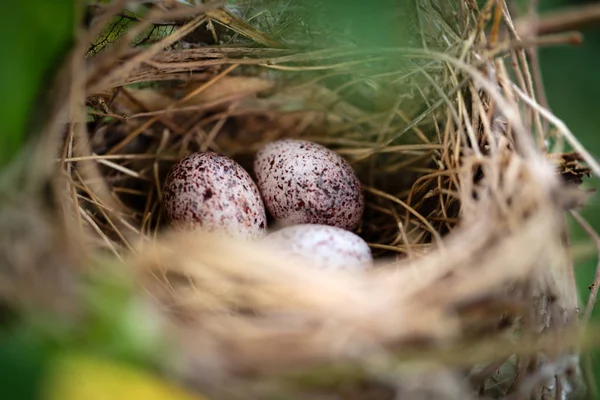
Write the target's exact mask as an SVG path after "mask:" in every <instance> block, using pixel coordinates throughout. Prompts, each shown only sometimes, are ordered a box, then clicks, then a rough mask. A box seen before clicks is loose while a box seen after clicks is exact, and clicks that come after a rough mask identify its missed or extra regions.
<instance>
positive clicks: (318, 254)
mask: <svg viewBox="0 0 600 400" xmlns="http://www.w3.org/2000/svg"><path fill="white" fill-rule="evenodd" d="M264 241H265V243H266V244H268V245H271V246H273V248H274V249H276V250H277V251H281V252H282V254H289V255H290V257H292V259H291V260H297V261H299V262H304V263H305V264H310V265H312V266H314V267H315V268H321V269H326V270H348V271H363V270H366V269H368V268H370V267H371V266H372V262H373V259H372V256H371V249H370V248H369V246H368V245H367V243H366V242H365V241H364V240H363V239H362V238H361V237H360V236H358V235H355V234H354V233H352V232H350V231H347V230H345V229H341V228H337V227H334V226H329V225H316V224H302V225H293V226H288V227H285V228H282V229H281V230H278V231H276V232H274V233H271V234H270V235H268V236H267V237H266V238H265V239H264Z"/></svg>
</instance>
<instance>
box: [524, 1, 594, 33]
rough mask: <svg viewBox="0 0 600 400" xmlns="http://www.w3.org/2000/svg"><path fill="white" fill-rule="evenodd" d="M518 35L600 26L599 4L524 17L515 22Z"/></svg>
mask: <svg viewBox="0 0 600 400" xmlns="http://www.w3.org/2000/svg"><path fill="white" fill-rule="evenodd" d="M515 25H516V27H517V32H519V34H520V36H523V37H528V36H539V35H547V34H550V33H560V32H566V31H572V30H578V29H583V28H589V27H594V26H600V4H590V5H586V6H579V7H571V8H567V9H565V10H561V11H556V12H553V13H550V14H547V15H540V16H538V17H537V18H533V19H532V18H530V17H524V18H522V19H520V20H517V22H516V24H515Z"/></svg>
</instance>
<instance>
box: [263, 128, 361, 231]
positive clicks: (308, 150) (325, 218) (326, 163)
mask: <svg viewBox="0 0 600 400" xmlns="http://www.w3.org/2000/svg"><path fill="white" fill-rule="evenodd" d="M254 172H255V173H256V178H257V183H258V188H259V190H260V192H261V194H262V196H263V200H264V203H265V206H266V208H267V210H268V211H269V213H270V214H271V215H272V216H273V217H274V218H275V219H277V220H278V221H279V222H281V223H283V224H284V225H295V224H304V223H309V224H324V225H331V226H337V227H340V228H343V229H348V230H352V229H354V228H355V227H356V225H357V224H358V222H359V221H360V219H361V217H362V213H363V210H364V199H363V194H362V189H361V185H360V181H359V180H358V177H357V176H356V174H355V172H354V170H353V169H352V167H350V165H349V164H348V163H347V162H346V160H344V159H343V158H342V157H341V156H339V155H338V154H336V153H335V152H333V151H331V150H329V149H328V148H326V147H324V146H321V145H319V144H316V143H312V142H309V141H305V140H297V139H283V140H278V141H275V142H271V143H269V144H267V145H266V146H264V147H263V148H262V149H261V150H259V151H258V153H257V154H256V158H255V160H254Z"/></svg>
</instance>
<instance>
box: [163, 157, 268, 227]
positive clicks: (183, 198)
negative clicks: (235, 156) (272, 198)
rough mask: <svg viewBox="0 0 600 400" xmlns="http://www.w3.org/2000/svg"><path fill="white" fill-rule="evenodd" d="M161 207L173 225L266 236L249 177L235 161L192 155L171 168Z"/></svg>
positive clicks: (260, 207) (257, 196) (263, 215)
mask: <svg viewBox="0 0 600 400" xmlns="http://www.w3.org/2000/svg"><path fill="white" fill-rule="evenodd" d="M164 205H165V210H166V213H167V216H168V218H169V219H170V221H171V223H172V225H173V226H174V227H175V228H177V229H179V230H181V229H186V228H188V227H191V228H198V227H201V228H202V229H205V230H208V231H215V230H219V231H223V232H225V233H228V234H230V235H232V236H236V237H245V238H257V237H261V236H263V235H264V234H265V232H266V225H267V220H266V212H265V207H264V204H263V202H262V199H261V197H260V193H259V191H258V188H257V187H256V184H255V183H254V181H252V178H251V177H250V175H249V174H248V173H247V172H246V171H245V170H244V169H243V168H242V167H241V166H240V165H239V164H238V163H236V162H235V161H233V160H232V159H230V158H228V157H225V156H223V155H220V154H216V153H213V152H204V153H193V154H190V155H189V156H187V157H185V158H183V159H182V160H180V161H179V162H178V163H177V164H175V165H174V166H173V168H171V170H170V171H169V174H168V175H167V178H166V180H165V184H164Z"/></svg>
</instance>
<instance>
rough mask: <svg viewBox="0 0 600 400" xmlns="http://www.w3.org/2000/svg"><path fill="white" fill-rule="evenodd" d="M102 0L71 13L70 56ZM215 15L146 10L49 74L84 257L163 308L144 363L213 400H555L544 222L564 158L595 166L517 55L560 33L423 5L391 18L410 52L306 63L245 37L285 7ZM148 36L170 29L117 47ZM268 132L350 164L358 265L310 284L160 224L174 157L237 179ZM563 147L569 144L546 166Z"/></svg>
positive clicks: (550, 225)
mask: <svg viewBox="0 0 600 400" xmlns="http://www.w3.org/2000/svg"><path fill="white" fill-rule="evenodd" d="M455 3H458V4H455ZM411 4H412V3H411ZM414 4H417V3H414ZM123 5H124V2H122V1H121V2H120V1H115V2H113V3H111V4H110V5H108V6H104V8H101V9H100V10H96V11H95V19H93V21H94V23H93V24H92V25H91V28H90V31H89V32H86V33H84V34H83V36H82V38H81V42H80V43H83V45H82V46H81V49H83V48H84V47H83V46H84V45H85V43H88V44H89V43H93V42H94V38H97V37H98V35H101V34H102V28H103V27H105V26H106V23H107V22H109V21H110V20H111V19H112V18H113V17H114V16H115V15H117V14H118V13H120V12H122V6H123ZM225 10H226V11H224V10H223V9H219V8H214V7H213V5H211V4H204V5H200V6H196V7H191V6H188V5H183V4H180V3H178V2H167V1H165V2H156V4H155V8H154V9H153V11H151V13H150V14H149V15H147V16H145V17H144V18H140V19H136V20H135V21H134V25H133V28H132V29H131V30H130V31H128V33H125V35H124V36H123V37H121V38H120V39H118V40H116V41H115V42H114V43H112V44H110V45H108V46H106V47H103V48H91V50H90V48H89V47H88V48H86V50H90V51H89V52H88V57H87V59H86V60H85V61H84V60H79V61H74V63H76V64H74V65H73V69H72V70H73V71H75V72H76V73H75V74H74V77H73V92H72V95H73V96H74V97H73V98H74V99H76V100H77V99H79V103H74V104H75V105H77V106H81V105H82V104H83V102H82V101H81V100H82V99H84V98H85V99H86V100H85V101H86V105H87V106H88V117H89V118H88V119H87V125H86V124H85V123H84V121H86V119H85V115H84V114H83V113H82V112H81V108H80V107H79V108H77V107H74V108H73V113H71V114H70V116H69V118H70V121H76V122H79V123H74V124H71V125H70V129H69V130H68V132H67V134H66V135H65V137H64V142H63V148H62V154H61V157H60V163H61V166H62V167H63V168H64V171H65V172H66V176H67V177H68V180H69V185H68V189H67V192H68V193H67V197H68V198H69V199H70V200H72V201H73V203H74V205H75V208H74V210H75V211H76V212H75V218H76V220H77V221H78V223H79V224H78V226H79V227H80V228H81V229H82V231H83V232H84V233H85V236H83V237H84V238H85V239H86V241H87V243H88V244H89V245H90V246H91V248H93V249H94V250H95V251H106V252H108V253H109V254H112V255H113V256H115V257H117V258H119V259H121V260H123V262H124V263H123V265H124V266H125V267H126V268H129V269H130V271H132V272H133V273H134V275H135V276H136V279H137V281H138V282H139V283H140V288H141V289H142V290H141V291H142V292H143V293H144V294H145V295H147V296H148V297H149V298H150V299H151V302H152V304H154V306H155V307H156V308H157V309H158V310H160V312H161V313H162V314H163V315H164V316H165V317H166V320H167V321H168V323H167V325H166V330H167V332H168V335H169V337H170V338H171V339H172V340H173V343H175V344H176V348H177V351H174V358H173V360H166V361H165V365H164V367H165V371H166V372H168V373H169V374H172V375H174V376H176V377H177V379H180V380H182V381H183V382H185V383H187V384H189V385H192V386H193V387H196V388H197V389H198V390H200V391H202V392H204V393H211V394H213V395H214V396H217V397H219V398H220V397H229V396H231V397H233V398H236V397H240V396H246V398H247V397H248V396H251V397H256V398H274V397H275V396H282V395H283V394H285V396H287V397H286V398H303V397H308V398H317V396H322V398H394V396H396V395H400V396H402V398H415V399H417V398H424V397H425V396H427V394H429V395H431V396H433V398H452V399H467V398H478V397H481V398H525V397H530V396H534V398H557V399H558V398H562V397H561V396H562V394H563V393H571V392H573V391H574V390H575V389H577V388H579V387H580V386H581V385H580V382H578V379H579V378H580V377H579V367H578V357H577V354H578V353H577V349H578V348H579V346H586V345H588V344H590V343H589V340H588V339H587V337H583V339H582V336H581V333H580V324H579V316H578V310H579V305H578V299H577V295H576V291H575V283H574V277H573V270H572V254H571V251H570V244H569V243H568V232H567V225H566V220H565V216H566V213H567V212H569V211H571V210H573V209H574V208H576V207H579V206H580V205H581V204H582V202H583V201H584V200H585V195H584V193H582V192H581V191H580V190H579V189H578V188H577V186H576V184H577V183H578V182H579V180H580V178H581V176H582V175H585V174H587V173H588V170H587V167H584V166H581V165H580V163H579V161H581V159H583V160H585V161H586V162H588V164H589V166H590V168H592V170H594V172H595V173H598V172H600V168H599V167H598V165H597V164H596V163H595V161H594V160H593V159H591V157H589V155H588V154H587V153H586V152H585V151H584V149H582V148H581V146H579V144H578V142H577V141H576V139H575V138H574V137H573V135H572V134H571V133H570V132H569V130H568V129H567V127H565V126H564V124H562V123H561V122H560V121H559V120H558V119H557V118H556V117H555V116H553V115H552V114H551V113H550V112H549V111H547V109H546V108H545V107H544V105H543V101H542V104H540V101H539V100H538V98H539V94H538V93H536V91H538V92H539V90H538V89H539V88H540V85H541V83H540V82H539V77H538V76H537V75H536V72H535V68H531V67H530V64H529V61H530V60H531V57H532V54H533V53H532V54H529V57H528V56H527V54H526V49H527V48H530V47H532V46H535V45H538V44H540V43H542V44H544V43H551V42H555V41H561V40H571V38H572V37H571V36H567V37H566V39H565V37H564V36H560V37H550V38H536V37H525V38H521V37H520V36H519V34H518V32H517V31H516V29H515V27H514V24H513V22H512V19H511V16H510V13H509V10H508V7H507V6H506V4H505V3H504V2H503V1H499V2H495V1H489V2H488V3H487V5H486V7H485V8H484V9H482V10H479V9H478V8H477V6H476V5H475V4H474V3H472V2H468V1H467V2H462V1H461V2H452V1H446V0H429V1H423V2H420V3H418V6H415V9H413V11H414V12H415V14H414V16H415V20H416V21H417V24H416V30H415V31H414V32H413V33H414V34H415V38H416V39H415V40H414V46H410V47H385V48H364V47H360V46H359V47H352V46H350V47H346V48H341V47H339V46H338V47H329V46H331V45H333V44H335V43H336V40H337V38H335V37H329V36H326V37H328V38H330V39H331V43H329V42H327V41H323V42H322V43H320V44H321V48H315V47H314V46H313V47H310V46H307V45H302V44H298V43H296V42H294V41H293V40H291V39H294V38H298V37H301V36H296V35H298V34H297V32H296V31H294V30H292V33H288V35H289V36H288V37H287V39H288V40H287V41H286V34H285V33H281V32H280V31H277V29H273V30H272V31H271V32H266V31H264V30H263V28H265V27H266V26H271V25H272V26H275V27H277V26H278V25H277V23H279V24H280V26H281V24H283V21H289V18H288V17H289V16H288V15H287V14H286V13H288V12H291V13H292V14H293V12H292V11H289V10H288V9H283V10H279V9H277V11H273V12H272V13H270V14H269V13H266V14H265V13H264V12H261V13H258V14H252V12H253V11H255V9H254V8H253V6H252V5H250V6H249V7H247V6H243V5H240V6H239V7H237V8H235V9H225ZM405 11H406V10H405ZM408 12H410V9H409V11H408ZM248 15H258V16H259V17H257V18H255V19H248V21H246V20H245V19H244V18H245V17H247V16H248ZM261 18H267V19H268V18H270V19H269V20H268V21H270V23H271V25H268V24H267V23H266V22H265V21H263V20H261ZM175 21H181V22H175ZM152 24H155V25H161V24H162V25H164V26H167V25H168V26H170V28H169V29H171V30H170V31H169V34H168V35H164V36H160V37H159V38H158V39H157V40H156V41H155V43H145V44H144V45H143V46H135V47H132V46H131V43H132V41H135V39H136V38H139V37H150V36H147V35H146V33H145V32H147V30H148V28H149V27H152ZM296 28H297V27H296ZM273 32H279V34H277V35H275V34H273ZM215 38H216V39H218V40H219V43H214V44H210V43H209V44H207V41H210V40H214V39H215ZM290 38H291V39H290ZM200 41H202V43H204V44H203V45H199V44H198V43H199V42H200ZM223 42H224V43H223ZM290 43H291V44H290ZM75 60H77V59H75ZM77 63H78V64H77ZM132 84H135V85H132ZM140 84H144V85H140ZM77 113H79V114H77ZM550 127H553V128H554V129H550ZM280 137H303V138H308V139H310V140H313V141H316V142H320V143H323V144H325V145H327V146H329V147H330V148H332V149H334V150H335V151H337V152H338V153H339V154H341V155H342V156H344V157H346V158H347V159H348V161H349V162H350V163H351V164H352V166H353V167H354V168H355V170H356V171H357V173H358V174H359V177H360V179H361V181H362V183H363V186H364V190H365V196H366V211H365V215H364V218H363V221H362V223H361V224H360V226H359V228H358V230H357V233H358V234H360V235H361V236H362V237H363V238H365V240H367V241H368V243H369V244H370V245H371V248H372V249H373V253H374V255H375V256H376V259H377V265H376V268H375V269H374V270H372V271H369V272H368V273H365V274H364V275H360V276H357V275H348V274H347V273H343V272H336V273H324V272H323V271H314V270H312V269H310V268H299V267H298V266H290V265H286V264H285V263H282V262H281V257H278V256H277V253H276V252H274V251H273V250H272V249H267V248H261V247H260V246H258V245H256V244H254V243H253V244H249V243H239V242H234V241H232V239H228V238H223V237H218V236H214V235H211V236H205V235H200V234H193V235H189V234H188V235H184V234H175V233H172V232H169V230H168V224H167V223H166V221H165V217H164V215H163V213H162V209H161V199H162V193H161V186H162V180H163V179H164V177H165V174H166V172H167V171H168V169H169V168H170V166H171V165H173V163H174V162H175V161H176V160H178V159H179V158H181V157H182V156H184V155H186V154H188V153H190V152H192V151H205V150H209V149H210V150H215V151H219V152H222V153H225V154H227V155H229V156H231V157H233V158H235V159H236V160H237V161H239V162H240V164H241V165H243V166H245V167H249V166H250V165H251V160H252V156H253V154H254V152H255V151H256V149H257V148H258V147H259V146H260V145H261V144H263V143H266V142H268V141H271V140H274V139H276V138H280ZM550 140H551V141H552V143H554V146H556V148H552V149H550V148H548V143H549V141H550ZM564 141H567V142H569V143H570V144H571V145H572V146H574V147H575V149H576V150H578V151H579V153H578V154H562V153H560V148H561V146H562V142H564ZM557 149H558V150H557ZM573 182H575V184H573ZM336 396H338V397H336ZM340 396H341V397H340ZM215 398H216V397H215ZM318 398H321V397H318Z"/></svg>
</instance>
